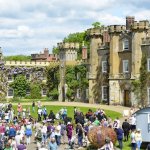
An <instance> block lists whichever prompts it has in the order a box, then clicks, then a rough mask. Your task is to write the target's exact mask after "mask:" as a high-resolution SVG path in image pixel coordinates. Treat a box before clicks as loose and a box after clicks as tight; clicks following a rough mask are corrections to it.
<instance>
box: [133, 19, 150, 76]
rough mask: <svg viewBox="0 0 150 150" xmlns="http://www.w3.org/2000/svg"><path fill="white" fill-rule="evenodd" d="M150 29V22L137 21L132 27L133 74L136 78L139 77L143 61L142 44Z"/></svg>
mask: <svg viewBox="0 0 150 150" xmlns="http://www.w3.org/2000/svg"><path fill="white" fill-rule="evenodd" d="M148 29H149V21H147V20H143V21H139V22H137V21H135V22H134V24H133V25H132V26H131V31H132V74H133V75H134V76H136V77H139V74H140V67H141V59H142V50H141V44H142V39H143V38H145V37H146V36H147V31H148Z"/></svg>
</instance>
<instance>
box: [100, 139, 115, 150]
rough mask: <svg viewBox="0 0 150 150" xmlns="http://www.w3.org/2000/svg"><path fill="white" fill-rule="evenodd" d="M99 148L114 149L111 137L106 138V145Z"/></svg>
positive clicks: (104, 149) (101, 149)
mask: <svg viewBox="0 0 150 150" xmlns="http://www.w3.org/2000/svg"><path fill="white" fill-rule="evenodd" d="M99 150H114V145H113V143H112V142H111V140H110V138H109V137H106V138H105V145H104V146H102V147H101V148H100V149H99Z"/></svg>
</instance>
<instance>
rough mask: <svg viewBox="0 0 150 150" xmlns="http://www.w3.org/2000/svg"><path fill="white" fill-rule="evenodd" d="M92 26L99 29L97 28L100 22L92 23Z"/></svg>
mask: <svg viewBox="0 0 150 150" xmlns="http://www.w3.org/2000/svg"><path fill="white" fill-rule="evenodd" d="M92 26H93V27H94V28H99V27H101V23H100V22H94V23H92Z"/></svg>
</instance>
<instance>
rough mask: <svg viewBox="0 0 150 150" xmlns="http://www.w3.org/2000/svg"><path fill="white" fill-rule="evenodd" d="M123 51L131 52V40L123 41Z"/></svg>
mask: <svg viewBox="0 0 150 150" xmlns="http://www.w3.org/2000/svg"><path fill="white" fill-rule="evenodd" d="M123 50H124V51H125V50H129V40H128V39H124V40H123Z"/></svg>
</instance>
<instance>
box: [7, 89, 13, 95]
mask: <svg viewBox="0 0 150 150" xmlns="http://www.w3.org/2000/svg"><path fill="white" fill-rule="evenodd" d="M7 95H8V96H13V95H14V91H13V89H11V88H10V89H8V94H7Z"/></svg>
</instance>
